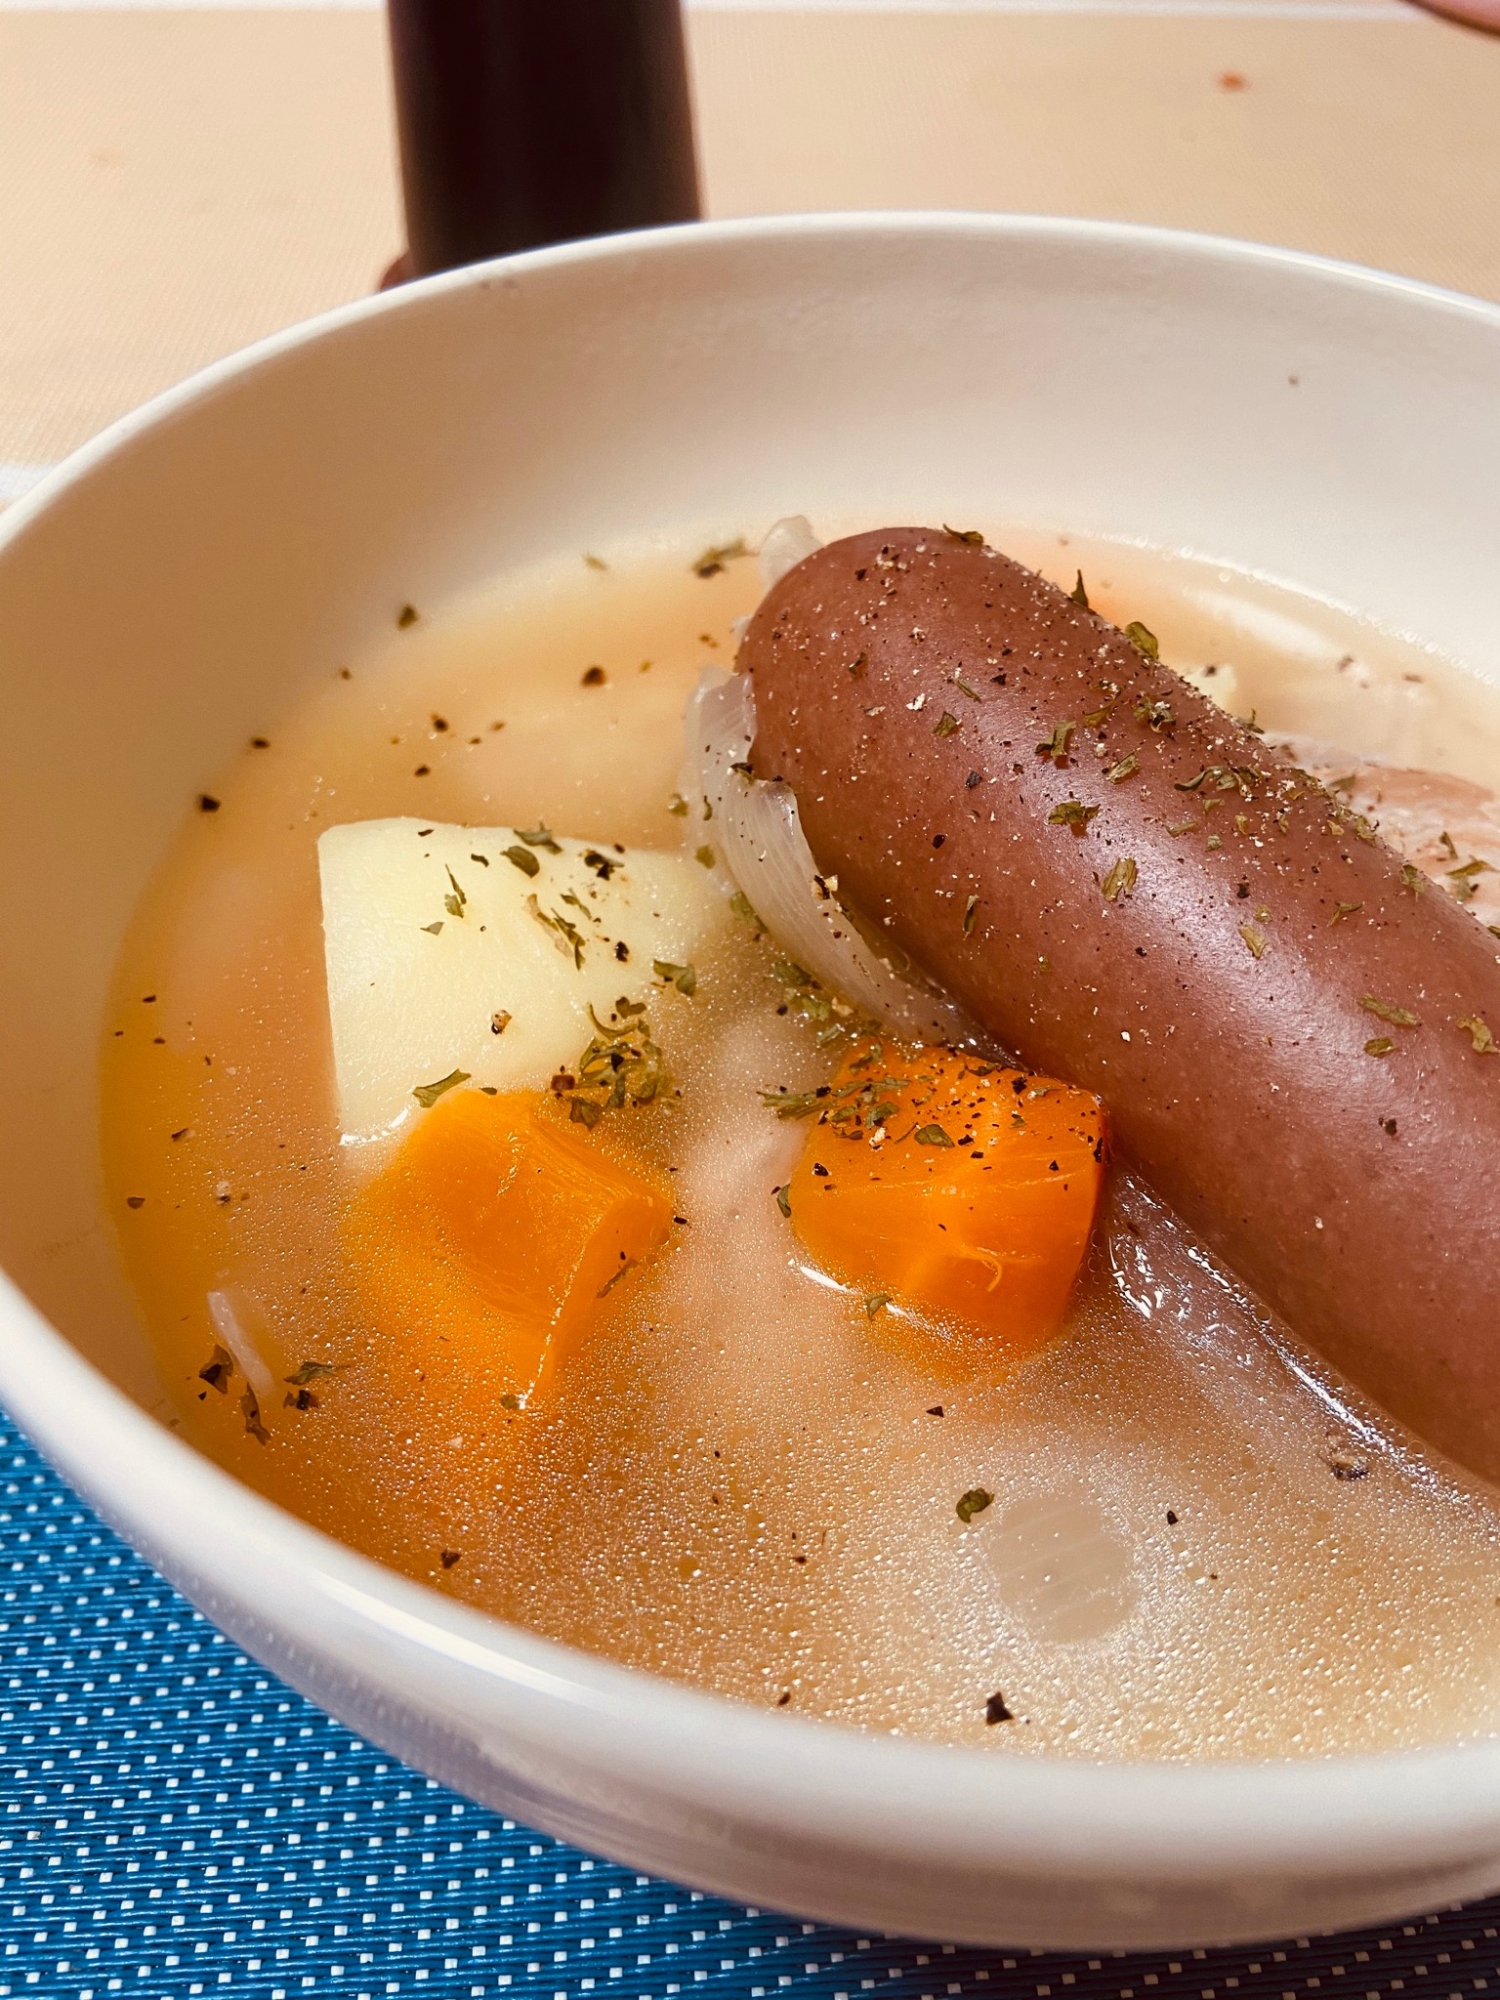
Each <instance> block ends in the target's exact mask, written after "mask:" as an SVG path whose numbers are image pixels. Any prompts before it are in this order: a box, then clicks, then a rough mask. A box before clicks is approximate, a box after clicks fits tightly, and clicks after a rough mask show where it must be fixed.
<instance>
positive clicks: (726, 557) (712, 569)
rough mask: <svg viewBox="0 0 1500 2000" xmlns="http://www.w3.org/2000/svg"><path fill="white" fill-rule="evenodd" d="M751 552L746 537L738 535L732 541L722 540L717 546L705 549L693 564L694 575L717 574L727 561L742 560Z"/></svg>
mask: <svg viewBox="0 0 1500 2000" xmlns="http://www.w3.org/2000/svg"><path fill="white" fill-rule="evenodd" d="M749 553H750V551H749V549H748V548H746V546H745V537H744V536H743V535H736V536H735V538H734V540H733V541H732V542H721V543H719V545H718V546H717V547H716V548H709V549H705V550H704V551H703V553H702V555H701V556H699V557H698V559H697V561H696V562H695V563H694V564H693V566H692V568H693V575H694V576H701V577H704V578H707V577H710V576H717V575H718V574H719V571H720V570H721V569H723V568H724V566H725V565H726V564H727V563H732V562H740V561H741V560H742V559H743V558H744V557H745V556H748V555H749Z"/></svg>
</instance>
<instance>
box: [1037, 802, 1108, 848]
mask: <svg viewBox="0 0 1500 2000" xmlns="http://www.w3.org/2000/svg"><path fill="white" fill-rule="evenodd" d="M1098 811H1099V808H1098V807H1097V806H1086V805H1085V804H1084V803H1083V801H1082V800H1081V799H1064V800H1063V801H1062V803H1061V804H1060V805H1055V806H1054V807H1053V808H1052V810H1051V812H1049V813H1048V815H1047V821H1048V824H1049V825H1051V826H1065V827H1068V828H1070V829H1071V831H1072V832H1074V833H1075V834H1077V836H1078V838H1079V839H1080V840H1081V839H1082V838H1083V836H1084V835H1085V834H1086V833H1087V832H1088V830H1089V821H1090V820H1091V819H1093V818H1095V817H1096V816H1097V814H1098Z"/></svg>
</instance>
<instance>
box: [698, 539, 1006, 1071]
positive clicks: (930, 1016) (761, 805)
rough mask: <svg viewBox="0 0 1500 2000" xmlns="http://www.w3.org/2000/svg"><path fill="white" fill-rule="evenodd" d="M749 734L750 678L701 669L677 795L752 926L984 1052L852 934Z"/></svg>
mask: <svg viewBox="0 0 1500 2000" xmlns="http://www.w3.org/2000/svg"><path fill="white" fill-rule="evenodd" d="M804 525H805V524H804ZM797 560H798V561H800V560H801V557H800V556H799V557H798V558H797ZM754 737H755V707H754V698H753V696H752V693H751V688H750V680H749V676H748V675H746V674H731V673H727V672H726V671H725V670H724V668H722V667H710V668H709V669H708V670H707V671H706V673H705V674H704V676H703V679H702V680H701V681H700V682H699V684H698V688H697V690H696V692H695V693H694V695H693V698H692V700H691V701H690V702H689V704H688V711H687V763H686V766H685V769H684V773H683V783H682V790H683V791H684V793H694V792H695V793H697V795H698V796H699V798H700V799H702V800H703V801H705V802H706V803H707V804H708V805H709V806H710V807H711V808H712V819H713V825H714V834H715V840H714V845H715V847H716V848H717V850H718V853H719V855H720V856H721V858H722V860H723V863H724V866H725V867H726V868H727V869H728V871H729V873H730V875H731V876H732V877H733V878H734V881H735V884H736V885H737V887H738V888H739V889H740V890H742V891H743V893H744V895H745V896H746V897H747V898H748V900H749V902H750V904H751V906H752V908H753V909H754V911H755V913H756V915H757V916H758V917H759V918H760V920H761V922H762V923H763V924H765V926H766V927H767V929H768V930H769V931H770V932H771V933H772V935H773V936H774V937H775V938H776V939H777V941H778V942H779V943H780V944H781V945H782V946H783V947H784V948H785V949H786V951H787V952H788V953H789V954H790V955H791V956H792V957H793V958H794V959H795V960H796V961H797V963H798V964H799V965H801V966H802V967H803V968H804V970H806V971H808V972H810V973H812V974H813V975H814V976H815V977H816V978H818V979H819V980H821V981H822V982H823V984H824V985H825V986H828V987H831V988H832V989H833V990H834V991H835V992H837V993H841V994H843V996H844V998H845V999H846V1000H849V1001H852V1002H853V1004H854V1005H855V1006H856V1007H858V1008H860V1009H862V1010H863V1011H864V1012H866V1013H868V1014H871V1015H873V1016H874V1018H875V1019H876V1020H877V1021H879V1022H881V1023H882V1024H884V1025H886V1026H888V1027H890V1028H893V1029H894V1030H895V1031H896V1032H897V1033H898V1034H901V1035H904V1036H906V1037H907V1038H908V1039H913V1040H917V1041H924V1042H948V1043H952V1044H954V1045H956V1046H959V1047H971V1048H976V1049H977V1048H982V1047H984V1046H985V1039H984V1037H983V1036H982V1035H981V1034H980V1032H979V1031H978V1030H977V1029H976V1028H975V1026H974V1024H973V1023H972V1022H971V1021H970V1020H969V1019H968V1017H967V1016H966V1015H965V1014H964V1013H963V1012H962V1010H961V1009H960V1008H958V1007H957V1006H955V1005H954V1003H953V1002H952V1001H951V1000H949V999H948V998H947V996H946V995H945V994H942V993H939V992H936V991H934V990H933V989H932V988H931V987H929V986H927V985H925V984H923V983H922V981H921V980H920V978H919V977H918V976H917V975H916V973H915V972H914V970H912V969H910V968H907V967H902V966H899V965H898V964H897V963H896V954H895V953H894V951H893V952H891V953H890V954H889V955H887V954H885V953H883V952H882V951H881V950H880V949H879V948H878V947H877V946H876V945H874V944H872V943H871V942H870V940H869V939H868V938H866V937H865V936H863V935H862V934H861V932H860V931H859V930H858V929H857V928H856V926H855V924H854V923H853V922H852V921H851V919H850V917H849V914H848V911H847V910H846V909H845V907H844V906H843V904H842V903H841V902H840V901H839V899H838V895H837V887H838V884H837V881H836V880H832V879H825V877H824V876H823V875H821V874H820V873H819V871H818V865H817V863H816V862H815V861H814V859H813V856H812V850H811V849H810V848H809V847H808V844H807V840H806V837H805V836H804V834H803V832H802V821H801V818H800V816H799V815H798V812H797V800H796V797H795V795H794V794H793V791H792V788H791V786H790V785H782V784H772V783H768V782H766V781H765V780H762V779H758V778H752V777H751V776H750V775H749V772H748V768H747V763H748V759H749V755H750V745H751V743H752V742H753V741H754Z"/></svg>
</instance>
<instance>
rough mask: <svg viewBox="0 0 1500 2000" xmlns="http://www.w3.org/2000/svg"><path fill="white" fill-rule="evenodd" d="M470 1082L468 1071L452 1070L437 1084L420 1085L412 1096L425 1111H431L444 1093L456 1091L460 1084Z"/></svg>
mask: <svg viewBox="0 0 1500 2000" xmlns="http://www.w3.org/2000/svg"><path fill="white" fill-rule="evenodd" d="M468 1081H469V1072H468V1071H467V1070H466V1069H451V1070H449V1072H448V1074H447V1075H446V1076H440V1077H439V1078H438V1080H437V1082H436V1083H419V1084H418V1085H417V1086H416V1088H415V1089H414V1090H413V1091H412V1096H413V1097H414V1098H415V1099H416V1100H417V1102H418V1104H420V1105H421V1107H422V1109H423V1110H424V1111H430V1110H431V1109H432V1107H433V1105H434V1104H436V1103H437V1101H438V1099H439V1098H440V1097H441V1096H442V1095H443V1093H444V1091H446V1090H453V1089H456V1088H457V1086H458V1085H459V1084H461V1083H467V1082H468Z"/></svg>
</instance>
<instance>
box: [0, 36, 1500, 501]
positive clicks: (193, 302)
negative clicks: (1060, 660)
mask: <svg viewBox="0 0 1500 2000" xmlns="http://www.w3.org/2000/svg"><path fill="white" fill-rule="evenodd" d="M1153 6H1154V11H1153V10H1152V9H1153ZM13 9H14V10H13ZM691 42H692V54H693V66H694V76H695V82H696V89H697V96H698V108H699V121H700V145H701V153H702V163H703V172H704V185H705V192H706V197H707V202H708V207H709V210H710V212H711V213H713V214H716V215H739V214H746V213H752V212H755V211H765V210H787V209H796V208H825V207H866V208H867V207H886V206H891V207H959V208H1009V209H1027V210H1044V211H1053V212H1063V213H1067V214H1074V215H1104V216H1118V217H1126V218H1131V219H1136V220H1143V221H1151V222H1162V223H1172V224H1179V225H1183V226H1186V227H1190V228H1197V229H1210V230H1221V231H1225V232H1227V233H1230V234H1233V235H1240V236H1250V237H1257V238H1260V239H1262V240H1265V241H1269V242H1275V243H1285V244H1294V245H1297V246H1299V247H1302V248H1305V249H1310V250H1319V251H1326V252H1329V253H1331V254H1333V255H1335V256H1341V257H1351V258H1356V259H1359V260H1361V261H1363V262H1367V263H1372V264H1380V265H1384V266H1387V267H1389V268H1391V269H1395V270H1398V271H1404V272H1409V273H1413V274H1415V275H1417V276H1420V277H1424V278H1430V279H1434V280H1436V281H1437V282H1439V283H1441V284H1446V285H1453V286H1457V287H1460V288H1462V289H1464V290H1468V291H1473V292H1479V293H1483V294H1485V295H1487V296H1489V297H1492V298H1500V38H1495V39H1490V38H1486V37H1483V36H1480V35H1477V34H1474V33H1472V32H1470V31H1468V30H1465V29H1462V28H1458V27H1454V26H1450V25H1448V24H1446V23H1444V22H1441V21H1438V20H1435V19H1433V18H1431V17H1429V16H1427V15H1423V14H1420V13H1417V12H1415V11H1412V10H1409V9H1407V8H1405V7H1403V6H1402V5H1400V4H1399V0H1344V4H1340V0H1322V4H1321V5H1319V4H1317V0H1309V4H1303V5H1300V6H1299V5H1297V4H1296V0H1260V3H1259V4H1257V0H1217V4H1216V5H1215V4H1214V0H1100V5H1099V6H1098V7H1097V8H1085V7H1083V6H1080V5H1079V4H1078V0H1058V4H1054V5H1051V6H1049V5H1047V4H1046V0H1009V4H1008V5H1004V6H985V5H982V4H975V0H968V4H967V5H963V4H955V5H954V6H953V7H951V8H949V9H946V10H944V9H941V8H934V7H932V6H931V5H930V4H929V5H925V6H910V7H907V8H902V7H900V6H898V5H893V4H892V0H880V4H878V5H871V6H870V7H869V8H868V9H859V8H854V7H849V6H842V7H840V6H832V5H829V4H827V0H824V4H822V5H820V6H809V7H807V8H805V9H798V8H797V7H795V6H792V5H787V4H777V5H767V6H764V7H762V8H759V9H744V10H737V9H734V8H732V7H726V6H724V5H722V4H714V5H705V6H703V7H701V8H700V9H699V10H697V11H695V12H694V13H693V15H692V17H691ZM400 242H401V228H400V220H399V206H398V196H397V188H396V179H395V170H394V161H393V157H392V143H391V133H390V115H389V84H388V78H387V72H386V58H385V46H384V28H383V22H382V20H381V18H380V16H379V14H378V13H376V12H374V11H370V10H366V9H361V8H357V7H347V6H345V7H338V8H328V9H324V10H315V9H306V10H294V9H290V8H287V7H285V6H281V7H275V8H270V9H265V10H254V9H244V10H239V11H232V10H229V9H226V8H223V7H218V8H204V7H196V8H193V7H189V8H182V9H178V10H175V11H154V10H142V9H135V8H130V7H123V8H122V7H112V8H107V9H97V10H90V9H87V8H77V9H73V10H57V9H54V8H52V7H49V6H46V5H37V4H35V0H33V4H32V5H31V6H27V7H21V8H16V0H9V5H7V4H5V0H0V497H4V496H5V495H6V494H7V493H11V494H13V493H14V492H17V491H19V490H21V489H22V488H23V487H24V485H25V484H26V482H27V480H28V479H29V478H31V477H32V476H33V469H34V468H36V467H38V466H44V465H46V464H49V463H51V462H53V461H55V460H56V459H58V458H59V457H61V456H62V455H63V454H64V453H66V452H67V451H69V450H71V449H72V448H73V447H74V446H75V445H77V444H79V443H81V442H82V441H83V440H84V439H85V438H87V437H88V436H89V435H90V434H91V433H92V432H94V431H96V430H97V429H98V428H99V427H100V426H101V425H103V424H105V423H107V422H108V421H109V420H110V419H112V418H113V417H115V416H117V415H119V414H120V413H122V412H123V411H124V410H126V409H128V408H130V407H131V406H132V405H133V404H135V403H138V402H139V401H141V400H142V399H143V398H145V397H147V396H149V395H151V394H153V393H154V392H155V391H157V390H159V389H161V388H163V387H165V386H167V385H168V384H169V383H171V382H173V381H175V380H177V379H178V378H180V377H181V376H183V375H185V374H187V373H188V372H189V371H191V370H192V369H194V368H197V367H199V366H201V365H202V364H203V363H205V362H207V361H210V360H212V359H214V358H215V357H216V356H218V355H221V354H224V353H227V352H228V351H230V350H231V349H233V348H235V347H238V346H241V345H243V344H244V343H245V342H246V341H249V340H253V339H255V338H256V337H258V336H259V335H261V334H264V333H267V332H269V331H271V330H273V329H275V328H277V327H280V326H283V325H286V324H287V323H289V322H290V321H292V320H296V319H299V318H302V317H304V316H305V315H307V314H309V313H313V312H317V311H319V310H321V309H322V308H324V307H326V306H330V305H334V304H336V303H338V302H340V301H342V300H345V299H349V298H353V297H356V296H358V295H359V294H360V293H361V292H364V291H366V290H368V289H369V288H370V287H371V285H372V284H373V282H374V280H375V278H376V275H377V273H378V272H379V270H380V269H381V267H382V266H383V265H384V264H385V263H386V261H387V260H388V259H389V258H390V257H391V256H392V254H393V253H394V252H395V251H396V250H397V249H398V247H399V246H400Z"/></svg>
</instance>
